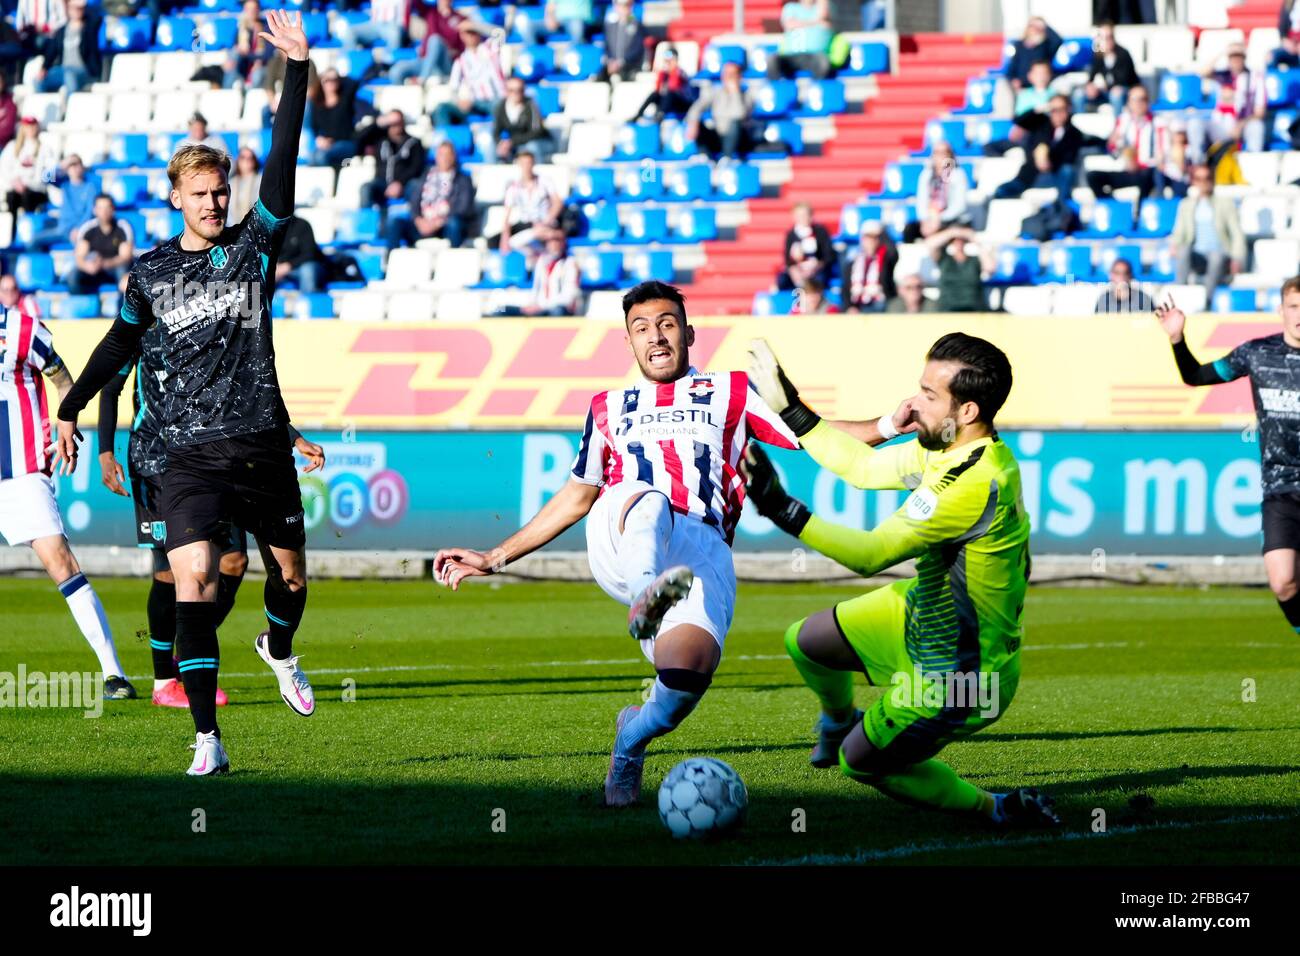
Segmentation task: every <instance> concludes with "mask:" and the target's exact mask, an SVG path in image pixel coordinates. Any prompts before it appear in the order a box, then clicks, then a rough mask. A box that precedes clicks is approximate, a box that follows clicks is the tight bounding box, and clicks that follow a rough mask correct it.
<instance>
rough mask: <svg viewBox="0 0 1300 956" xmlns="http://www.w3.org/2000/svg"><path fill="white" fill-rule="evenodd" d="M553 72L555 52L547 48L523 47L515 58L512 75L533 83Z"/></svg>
mask: <svg viewBox="0 0 1300 956" xmlns="http://www.w3.org/2000/svg"><path fill="white" fill-rule="evenodd" d="M554 72H555V51H553V50H552V49H551V48H550V47H548V46H540V45H539V46H529V47H524V49H523V51H522V52H521V53H520V54H519V55H518V56H517V57H515V70H514V75H515V76H518V77H522V78H523V79H524V80H525V81H527V82H529V83H535V82H537V81H538V80H540V79H541V78H542V77H544V76H550V75H551V74H552V73H554Z"/></svg>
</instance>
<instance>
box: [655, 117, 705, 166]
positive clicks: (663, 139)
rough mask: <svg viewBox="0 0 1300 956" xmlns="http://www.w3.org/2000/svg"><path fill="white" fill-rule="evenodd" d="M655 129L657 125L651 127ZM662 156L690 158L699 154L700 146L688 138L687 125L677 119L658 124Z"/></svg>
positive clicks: (663, 157)
mask: <svg viewBox="0 0 1300 956" xmlns="http://www.w3.org/2000/svg"><path fill="white" fill-rule="evenodd" d="M651 128H652V129H654V128H655V127H651ZM658 130H659V142H660V150H661V152H660V158H662V159H690V158H691V157H693V156H697V155H699V147H697V146H696V145H695V144H694V143H693V142H691V141H690V140H689V139H687V138H686V126H685V124H684V123H679V122H678V121H677V120H665V121H664V122H663V123H660V124H659V126H658Z"/></svg>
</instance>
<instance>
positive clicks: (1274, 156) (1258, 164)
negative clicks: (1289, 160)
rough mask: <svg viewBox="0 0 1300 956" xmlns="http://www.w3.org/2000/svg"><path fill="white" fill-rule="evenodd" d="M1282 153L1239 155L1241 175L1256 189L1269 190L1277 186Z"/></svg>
mask: <svg viewBox="0 0 1300 956" xmlns="http://www.w3.org/2000/svg"><path fill="white" fill-rule="evenodd" d="M1281 161H1282V154H1281V153H1238V154H1237V162H1238V163H1240V164H1241V174H1242V176H1244V177H1245V179H1246V182H1248V183H1249V184H1250V185H1251V186H1252V187H1254V188H1255V189H1268V188H1270V187H1272V186H1276V185H1277V175H1278V168H1279V166H1280V165H1281Z"/></svg>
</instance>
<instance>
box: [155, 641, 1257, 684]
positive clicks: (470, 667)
mask: <svg viewBox="0 0 1300 956" xmlns="http://www.w3.org/2000/svg"><path fill="white" fill-rule="evenodd" d="M1128 646H1129V644H1128V642H1127V641H1099V642H1096V643H1092V644H1030V645H1029V646H1027V647H1026V648H1025V650H1027V651H1034V650H1038V651H1058V650H1059V651H1086V650H1093V649H1099V648H1113V647H1128ZM1279 646H1281V645H1279ZM789 659H790V656H789V655H788V654H734V655H732V656H731V657H729V658H727V660H732V661H787V660H789ZM642 663H646V659H645V658H644V657H620V658H610V659H608V660H594V659H592V660H585V661H519V662H517V663H512V664H390V665H386V666H384V667H314V668H309V669H308V673H307V676H308V678H309V679H310V678H311V676H312V675H313V674H401V673H408V672H410V671H482V670H504V669H506V668H516V667H612V666H623V665H625V664H642ZM220 673H221V676H222V677H265V676H267V674H268V671H244V672H240V671H221V672H220ZM129 679H130V680H152V679H153V678H152V676H151V675H150V676H147V675H143V674H133V675H130V677H129Z"/></svg>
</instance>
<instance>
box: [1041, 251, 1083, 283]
mask: <svg viewBox="0 0 1300 956" xmlns="http://www.w3.org/2000/svg"><path fill="white" fill-rule="evenodd" d="M1092 277H1093V268H1092V246H1091V245H1089V244H1087V243H1056V244H1053V245H1049V246H1048V247H1047V266H1046V268H1045V269H1044V270H1043V279H1044V280H1046V281H1047V282H1088V281H1090V280H1091V279H1092Z"/></svg>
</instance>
